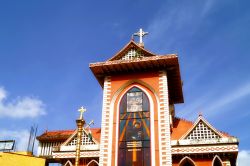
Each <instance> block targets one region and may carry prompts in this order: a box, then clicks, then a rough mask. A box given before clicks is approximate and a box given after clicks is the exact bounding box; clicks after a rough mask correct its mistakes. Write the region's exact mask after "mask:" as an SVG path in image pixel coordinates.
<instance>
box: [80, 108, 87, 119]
mask: <svg viewBox="0 0 250 166" xmlns="http://www.w3.org/2000/svg"><path fill="white" fill-rule="evenodd" d="M78 111H79V112H80V117H79V119H82V117H83V113H84V112H86V111H87V110H86V109H85V108H83V107H81V108H80V109H78Z"/></svg>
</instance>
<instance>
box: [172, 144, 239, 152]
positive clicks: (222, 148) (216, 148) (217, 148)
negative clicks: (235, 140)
mask: <svg viewBox="0 0 250 166" xmlns="http://www.w3.org/2000/svg"><path fill="white" fill-rule="evenodd" d="M171 151H172V152H171V153H172V154H196V153H217V152H227V153H228V152H238V151H239V150H238V145H207V146H197V145H194V146H181V147H172V149H171Z"/></svg>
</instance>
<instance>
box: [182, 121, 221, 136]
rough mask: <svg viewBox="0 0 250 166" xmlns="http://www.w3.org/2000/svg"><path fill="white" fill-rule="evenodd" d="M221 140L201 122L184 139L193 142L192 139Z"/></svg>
mask: <svg viewBox="0 0 250 166" xmlns="http://www.w3.org/2000/svg"><path fill="white" fill-rule="evenodd" d="M216 138H221V136H220V135H219V134H217V133H216V132H215V131H213V130H212V129H211V128H210V127H209V126H208V125H206V124H205V123H204V122H203V121H200V122H199V123H198V124H197V125H196V126H195V128H193V130H192V131H191V132H190V133H189V134H188V135H187V136H186V138H185V139H189V140H194V139H198V140H201V139H216Z"/></svg>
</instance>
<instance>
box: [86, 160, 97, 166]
mask: <svg viewBox="0 0 250 166" xmlns="http://www.w3.org/2000/svg"><path fill="white" fill-rule="evenodd" d="M97 165H99V163H98V162H97V161H96V160H91V161H90V162H89V163H88V164H87V166H97Z"/></svg>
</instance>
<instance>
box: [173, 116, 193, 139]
mask: <svg viewBox="0 0 250 166" xmlns="http://www.w3.org/2000/svg"><path fill="white" fill-rule="evenodd" d="M192 126H193V122H191V121H188V120H185V119H180V118H175V119H174V124H173V128H172V133H171V139H172V140H178V139H180V138H181V137H182V136H183V135H184V134H185V133H186V132H187V131H188V130H189V129H190V128H191V127H192Z"/></svg>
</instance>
